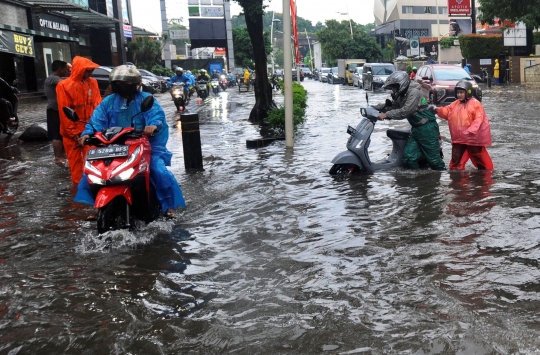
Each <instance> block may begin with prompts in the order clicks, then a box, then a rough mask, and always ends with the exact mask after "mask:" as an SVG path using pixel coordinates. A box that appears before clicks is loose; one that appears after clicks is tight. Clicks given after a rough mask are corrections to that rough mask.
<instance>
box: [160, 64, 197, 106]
mask: <svg viewBox="0 0 540 355" xmlns="http://www.w3.org/2000/svg"><path fill="white" fill-rule="evenodd" d="M174 71H175V73H176V75H173V76H171V77H170V79H169V81H167V87H168V88H169V87H170V86H171V84H173V83H184V84H185V85H184V94H185V96H186V99H187V98H189V88H190V87H192V86H193V85H195V80H194V78H193V76H192V75H186V74H184V69H182V68H181V67H176V69H175V70H174Z"/></svg>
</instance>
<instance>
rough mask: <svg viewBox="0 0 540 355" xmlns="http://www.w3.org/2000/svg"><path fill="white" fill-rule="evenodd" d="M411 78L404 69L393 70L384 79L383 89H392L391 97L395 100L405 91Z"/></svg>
mask: <svg viewBox="0 0 540 355" xmlns="http://www.w3.org/2000/svg"><path fill="white" fill-rule="evenodd" d="M410 82H411V79H409V75H408V74H407V73H406V72H404V71H395V72H393V73H392V74H390V76H389V77H388V78H387V79H386V82H385V83H384V85H383V89H385V90H392V98H393V99H394V100H395V99H397V98H398V97H400V96H401V95H403V94H405V93H406V92H407V89H408V88H409V84H410Z"/></svg>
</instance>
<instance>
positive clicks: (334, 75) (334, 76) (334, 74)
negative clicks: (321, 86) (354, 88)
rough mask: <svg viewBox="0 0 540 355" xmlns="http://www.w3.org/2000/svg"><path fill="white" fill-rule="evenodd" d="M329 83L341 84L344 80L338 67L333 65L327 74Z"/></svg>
mask: <svg viewBox="0 0 540 355" xmlns="http://www.w3.org/2000/svg"><path fill="white" fill-rule="evenodd" d="M327 76H328V80H327V81H328V84H341V82H342V80H341V78H340V77H339V75H338V67H332V68H331V69H330V71H329V72H328V74H327Z"/></svg>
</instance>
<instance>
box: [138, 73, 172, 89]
mask: <svg viewBox="0 0 540 355" xmlns="http://www.w3.org/2000/svg"><path fill="white" fill-rule="evenodd" d="M138 69H139V68H138ZM139 72H140V73H141V75H142V76H143V77H147V78H148V79H149V80H152V81H157V82H159V87H158V89H159V91H160V92H165V91H167V81H169V77H168V76H161V75H156V74H154V73H152V72H151V71H148V70H146V69H139Z"/></svg>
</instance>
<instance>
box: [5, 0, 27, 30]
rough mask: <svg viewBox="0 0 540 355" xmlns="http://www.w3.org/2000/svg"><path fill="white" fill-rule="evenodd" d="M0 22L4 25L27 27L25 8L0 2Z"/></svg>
mask: <svg viewBox="0 0 540 355" xmlns="http://www.w3.org/2000/svg"><path fill="white" fill-rule="evenodd" d="M0 23H1V24H4V25H10V26H17V27H22V28H28V17H27V16H26V8H24V7H20V6H15V5H12V4H6V3H2V4H0Z"/></svg>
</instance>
